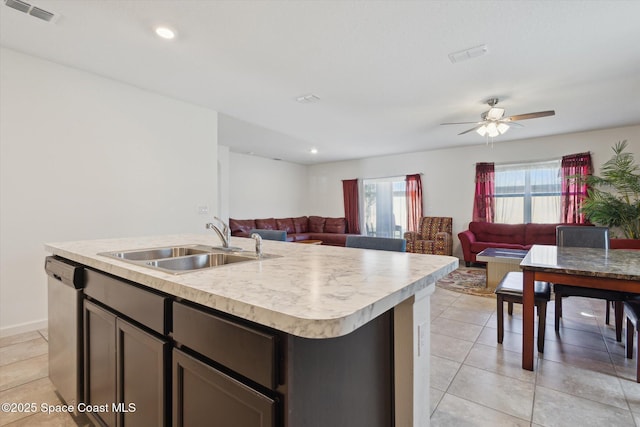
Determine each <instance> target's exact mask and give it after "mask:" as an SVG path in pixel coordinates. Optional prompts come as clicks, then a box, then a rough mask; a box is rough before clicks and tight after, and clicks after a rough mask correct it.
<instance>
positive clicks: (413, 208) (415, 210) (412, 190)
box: [405, 174, 422, 231]
mask: <svg viewBox="0 0 640 427" xmlns="http://www.w3.org/2000/svg"><path fill="white" fill-rule="evenodd" d="M405 182H406V186H405V194H406V197H407V231H418V227H420V220H421V219H422V177H421V176H420V174H414V175H407V177H406V179H405Z"/></svg>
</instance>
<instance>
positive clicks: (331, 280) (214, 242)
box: [45, 234, 458, 338]
mask: <svg viewBox="0 0 640 427" xmlns="http://www.w3.org/2000/svg"><path fill="white" fill-rule="evenodd" d="M190 244H199V245H208V246H219V245H220V241H219V240H218V238H217V237H216V236H214V235H200V234H180V235H168V236H151V237H135V238H119V239H102V240H85V241H76V242H61V243H48V244H46V245H45V249H46V250H47V251H48V252H50V253H52V254H54V255H59V256H61V257H63V258H67V259H70V260H72V261H76V262H79V263H81V264H84V265H86V266H89V267H93V268H95V269H97V270H101V271H104V272H106V273H110V274H112V275H114V276H118V277H121V278H124V279H127V280H130V281H133V282H136V283H140V284H142V285H145V286H148V287H149V288H153V289H157V290H159V291H162V292H165V293H167V294H170V295H174V296H176V297H179V298H183V299H185V300H189V301H193V302H195V303H198V304H201V305H204V306H207V307H211V308H213V309H216V310H219V311H222V312H225V313H229V314H232V315H234V316H237V317H240V318H244V319H247V320H250V321H253V322H256V323H259V324H262V325H265V326H268V327H271V328H274V329H278V330H280V331H284V332H286V333H289V334H293V335H296V336H300V337H306V338H332V337H338V336H342V335H345V334H348V333H349V332H352V331H354V330H355V329H357V328H359V327H360V326H362V325H364V324H366V323H367V322H369V321H370V320H372V319H374V318H375V317H377V316H379V315H380V314H382V313H384V312H386V311H388V310H389V309H391V308H393V307H395V306H396V305H398V304H399V303H401V302H402V301H404V300H406V299H407V298H409V297H411V296H412V295H414V294H415V293H417V292H418V291H420V290H423V289H426V288H427V287H429V286H431V287H433V286H435V282H436V281H437V280H439V279H441V278H442V277H444V276H445V275H447V274H448V273H450V272H451V271H453V270H455V269H456V268H457V267H458V258H455V257H450V256H439V255H422V254H410V253H399V252H387V251H375V250H362V249H353V248H342V247H333V246H324V245H305V244H299V243H288V242H287V243H285V242H275V241H268V240H263V251H264V253H266V254H274V255H280V256H281V257H277V258H270V259H264V260H259V261H250V262H243V263H237V264H228V265H225V266H221V267H216V268H211V269H203V270H200V271H195V272H191V273H185V274H177V275H176V274H170V273H164V272H162V271H158V270H155V269H151V268H148V267H144V266H138V265H134V264H131V263H128V262H124V261H121V260H118V259H114V258H110V257H106V256H102V255H98V253H101V252H115V251H124V250H132V249H143V248H155V247H165V246H177V245H190ZM231 245H232V246H239V247H242V248H243V249H245V250H246V251H250V252H253V251H254V248H255V244H254V241H253V240H252V239H246V238H240V237H232V239H231Z"/></svg>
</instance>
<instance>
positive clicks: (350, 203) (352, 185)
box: [342, 179, 360, 234]
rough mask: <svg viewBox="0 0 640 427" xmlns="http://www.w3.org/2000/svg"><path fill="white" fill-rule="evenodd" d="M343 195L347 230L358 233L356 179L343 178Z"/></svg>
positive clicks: (358, 216) (358, 211)
mask: <svg viewBox="0 0 640 427" xmlns="http://www.w3.org/2000/svg"><path fill="white" fill-rule="evenodd" d="M342 194H343V196H344V217H345V218H346V219H347V227H348V230H347V232H349V233H352V234H360V210H359V208H358V180H357V179H345V180H343V181H342Z"/></svg>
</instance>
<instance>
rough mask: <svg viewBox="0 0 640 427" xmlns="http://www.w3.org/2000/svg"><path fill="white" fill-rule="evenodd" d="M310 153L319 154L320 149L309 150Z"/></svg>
mask: <svg viewBox="0 0 640 427" xmlns="http://www.w3.org/2000/svg"><path fill="white" fill-rule="evenodd" d="M309 152H310V153H311V154H318V149H317V148H312V149H311V150H309Z"/></svg>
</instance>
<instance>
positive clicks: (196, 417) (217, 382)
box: [173, 349, 277, 427]
mask: <svg viewBox="0 0 640 427" xmlns="http://www.w3.org/2000/svg"><path fill="white" fill-rule="evenodd" d="M276 406H277V405H276V402H275V400H274V399H272V398H270V397H268V396H266V395H264V394H261V393H259V392H258V391H256V390H254V389H252V388H250V387H248V386H247V385H245V384H243V383H242V382H240V381H237V380H235V379H234V378H232V377H230V376H228V375H226V374H224V373H222V372H221V371H219V370H217V369H215V368H214V367H212V366H210V365H208V364H205V363H203V362H201V361H200V360H198V359H196V358H194V357H191V356H189V355H187V354H186V353H184V352H182V351H180V350H177V349H174V350H173V425H174V427H197V426H203V425H207V426H212V427H216V426H219V427H273V426H275V425H276V410H277V407H276Z"/></svg>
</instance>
